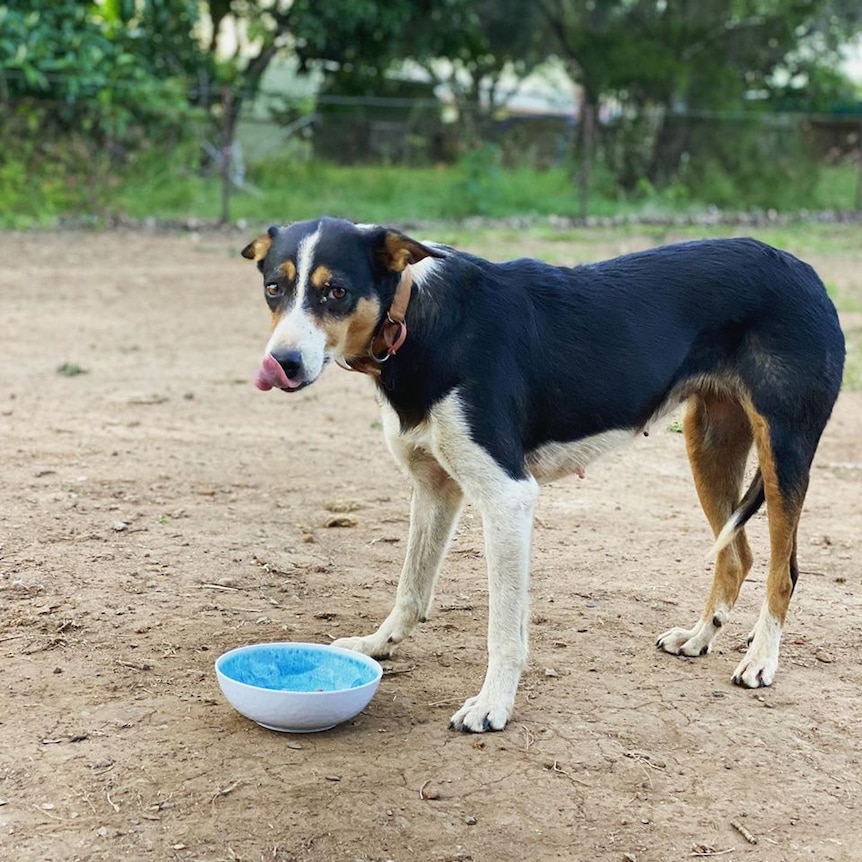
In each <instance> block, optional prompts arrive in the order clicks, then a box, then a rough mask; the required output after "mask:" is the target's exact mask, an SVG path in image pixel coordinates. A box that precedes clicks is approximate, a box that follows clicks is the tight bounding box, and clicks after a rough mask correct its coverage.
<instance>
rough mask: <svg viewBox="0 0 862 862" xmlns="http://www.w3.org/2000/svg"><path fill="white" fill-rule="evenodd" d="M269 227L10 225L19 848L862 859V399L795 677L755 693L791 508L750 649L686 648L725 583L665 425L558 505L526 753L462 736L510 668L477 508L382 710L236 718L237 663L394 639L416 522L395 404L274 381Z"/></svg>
mask: <svg viewBox="0 0 862 862" xmlns="http://www.w3.org/2000/svg"><path fill="white" fill-rule="evenodd" d="M245 239H246V238H245V237H224V236H205V237H203V238H190V237H158V236H136V235H132V234H105V235H98V234H97V235H83V234H28V235H15V234H6V235H0V260H2V264H0V321H2V323H0V327H2V337H0V441H2V451H0V464H2V499H0V504H2V505H0V655H2V672H0V686H2V688H0V690H2V697H3V708H2V712H0V859H4V860H6V859H8V860H15V862H31V860H32V862H44V860H104V862H117V860H124V862H125V860H174V859H175V860H189V862H191V860H200V861H201V862H216V860H247V862H259V860H266V862H288V860H297V862H299V860H303V862H305V860H327V862H328V860H333V862H342V860H343V862H353V860H362V862H370V860H386V859H392V860H396V862H404V860H419V862H426V860H427V862H444V860H450V862H454V860H461V862H466V860H472V862H508V860H518V862H544V860H554V859H560V860H588V859H589V860H592V859H596V860H608V862H620V860H637V862H669V860H684V859H691V858H699V857H703V858H712V857H711V856H710V854H718V853H721V854H723V855H716V858H718V859H720V860H751V862H760V860H763V862H774V860H803V859H805V860H809V859H810V860H817V862H825V860H847V862H850V860H858V859H859V858H860V854H862V851H860V849H859V842H860V838H862V834H860V828H859V822H860V813H862V811H860V808H862V803H860V800H862V764H860V758H862V720H860V709H859V702H860V688H861V687H862V665H860V660H859V655H860V648H862V579H860V536H862V494H860V480H862V435H860V432H859V428H860V421H862V395H860V394H859V393H851V394H845V395H843V396H842V398H841V399H840V401H839V404H838V407H837V410H836V413H835V416H834V419H833V422H832V423H831V425H830V426H829V428H828V430H827V434H826V436H825V438H824V441H823V444H822V447H821V450H820V453H819V456H818V460H817V462H816V466H815V470H814V474H813V479H812V484H811V491H810V494H809V498H808V503H807V507H806V514H805V516H804V518H803V524H802V532H801V541H800V566H801V569H802V571H803V574H802V577H801V579H800V583H799V589H798V590H797V595H796V596H795V598H794V602H793V605H792V608H791V616H790V619H789V627H788V630H787V632H786V635H785V641H784V645H783V651H782V666H781V669H780V671H779V675H778V678H777V681H776V684H775V685H774V686H773V687H772V688H771V689H766V690H763V691H760V692H749V691H743V690H739V689H735V688H734V687H733V686H731V685H730V681H729V677H730V674H731V672H732V670H733V668H734V667H735V665H736V663H737V661H738V653H739V652H740V651H741V650H742V649H743V644H744V638H745V636H746V635H747V634H748V631H749V630H750V628H751V626H752V624H753V622H754V619H755V617H756V613H757V609H758V607H759V604H760V601H761V599H762V595H763V588H764V584H763V580H764V573H765V553H764V550H765V548H764V542H765V521H764V518H763V516H762V515H761V516H758V517H757V518H756V519H755V520H754V522H753V527H752V530H751V533H752V537H753V543H754V545H755V548H756V553H757V562H756V565H755V570H754V571H753V573H752V577H751V578H750V580H749V581H748V583H747V584H746V586H745V587H744V589H743V594H742V597H741V599H740V602H739V605H738V608H737V611H736V612H735V614H734V617H733V619H732V621H731V623H730V624H729V625H728V627H727V631H726V632H725V633H724V634H723V637H722V640H721V643H720V648H719V649H718V651H717V652H716V653H715V654H713V655H712V656H710V657H708V658H704V659H699V660H682V659H677V658H672V657H670V656H667V655H664V654H661V653H659V652H657V651H656V649H655V647H654V646H653V639H654V636H655V635H656V634H657V633H658V632H661V631H662V630H664V629H666V628H669V627H670V626H673V625H678V624H683V623H685V624H688V623H690V622H692V621H693V620H694V619H695V618H696V616H697V615H698V614H699V612H700V609H701V604H702V601H703V599H704V597H705V593H706V590H707V588H708V584H709V578H710V573H709V567H708V565H707V564H706V563H705V562H704V561H703V558H704V553H705V550H706V549H707V548H708V546H709V535H708V529H707V525H706V522H705V519H704V518H703V516H702V514H701V513H700V510H699V507H698V505H697V502H696V499H695V494H694V490H693V486H692V482H691V479H690V475H689V472H688V466H687V462H686V459H685V454H684V451H683V441H682V437H681V435H679V434H675V433H672V432H670V431H667V430H664V429H661V428H657V429H655V433H653V434H652V435H651V436H650V437H649V438H648V439H645V440H641V441H639V442H638V443H637V444H636V445H635V446H633V447H631V448H630V449H627V450H625V451H622V452H619V453H617V454H615V455H613V456H611V457H608V458H607V459H605V460H604V461H602V462H600V463H599V464H596V465H594V466H593V467H592V468H591V469H590V470H589V471H588V473H587V477H586V479H585V480H583V481H580V480H578V479H577V478H572V479H569V480H566V481H563V482H560V483H558V484H556V485H553V486H551V487H549V488H548V489H546V491H545V493H544V495H543V497H542V500H541V503H540V506H539V513H538V524H537V529H536V537H535V538H536V542H535V553H534V578H533V587H532V598H533V607H532V618H533V627H532V657H531V662H530V667H529V670H528V672H527V673H526V675H525V677H524V680H523V683H522V685H521V689H520V693H519V697H518V701H517V704H516V711H515V715H514V719H513V721H512V723H511V725H510V727H509V729H508V730H507V731H506V732H505V733H502V734H493V735H485V736H481V737H473V736H469V735H460V734H455V733H452V732H450V731H448V730H447V728H446V722H447V720H448V717H449V715H450V714H451V713H452V712H453V711H454V709H455V708H456V707H457V706H458V705H460V703H461V702H462V701H463V699H464V698H465V697H466V696H468V695H470V694H473V693H475V691H477V690H478V687H479V685H480V683H481V677H482V674H483V672H484V662H485V655H484V643H485V625H486V604H487V588H486V583H485V577H484V569H483V566H484V563H483V559H482V556H483V553H482V538H481V534H480V530H479V524H478V519H477V517H476V516H475V513H474V512H473V511H471V510H468V511H467V513H466V515H465V517H464V520H463V524H462V527H461V529H460V531H459V533H458V537H457V541H456V544H455V547H454V550H453V552H452V554H451V555H450V557H449V559H448V562H447V565H446V568H445V571H444V574H443V576H442V578H441V582H440V586H439V590H438V593H437V611H436V613H435V615H434V617H433V619H432V620H430V621H429V622H428V624H427V625H425V626H423V627H422V628H421V630H420V631H419V632H418V633H417V634H416V636H415V637H414V638H413V639H411V640H410V641H409V642H406V643H405V644H404V645H403V647H402V649H401V652H400V654H399V655H398V657H397V658H396V659H394V660H392V661H391V662H389V663H387V667H389V668H390V670H391V672H390V674H388V675H387V676H386V677H385V678H384V680H383V682H382V684H381V688H380V690H379V692H378V694H377V696H376V697H375V699H374V700H373V701H372V703H371V705H370V707H369V709H368V710H367V712H366V713H364V714H363V715H361V716H360V717H359V718H358V719H357V720H356V721H355V722H353V723H352V724H350V725H347V726H343V727H341V728H339V729H337V730H335V731H332V732H329V733H325V734H318V735H314V736H307V737H291V736H282V735H279V734H275V733H271V732H268V731H265V730H262V729H260V728H258V727H257V726H255V725H254V724H252V723H251V722H248V721H246V720H245V719H242V718H241V717H240V716H239V715H237V714H236V713H234V712H233V711H232V709H231V708H230V707H229V706H228V705H227V704H226V703H225V702H224V701H223V700H222V698H221V695H220V693H219V691H218V688H217V685H216V681H215V678H214V674H213V671H212V664H213V661H214V660H215V658H216V657H217V656H218V655H219V653H220V652H222V651H224V650H226V649H228V648H230V647H233V646H236V645H239V644H241V643H245V642H250V641H264V640H277V639H296V640H300V639H301V640H316V641H327V640H328V639H329V638H330V637H333V636H341V635H347V634H355V633H367V632H369V631H371V630H372V628H373V627H374V626H375V625H376V624H377V622H379V621H380V619H381V618H382V617H383V616H384V615H385V613H386V612H387V611H388V608H389V605H390V602H391V598H392V595H393V593H394V589H395V579H396V577H397V573H398V570H399V567H400V563H401V557H402V554H403V551H404V545H405V536H406V526H407V521H406V515H407V490H406V488H405V485H404V482H403V481H402V479H401V477H400V475H399V474H398V473H397V472H396V471H395V470H394V469H393V468H392V467H391V462H390V460H389V456H388V454H387V453H386V452H385V448H384V445H383V441H382V438H381V434H380V431H379V426H378V422H377V410H376V407H375V404H374V400H373V397H372V391H371V386H370V384H369V383H368V381H367V380H365V379H364V378H361V377H360V376H359V375H351V374H347V373H344V372H341V371H339V370H338V369H334V370H331V371H328V372H327V373H326V375H325V376H324V379H322V380H321V382H320V383H319V384H318V385H317V386H315V387H314V388H312V389H311V390H307V391H305V392H303V393H300V394H298V395H296V396H294V397H288V396H283V395H282V394H281V393H268V394H267V395H263V394H261V393H259V392H257V391H255V390H254V388H253V387H252V386H251V384H250V378H251V376H252V374H253V371H254V368H255V366H256V363H257V360H258V358H259V353H260V350H261V348H262V345H263V343H264V341H265V337H266V332H267V312H266V309H265V307H264V304H263V302H262V301H261V300H260V297H259V295H258V285H257V279H256V276H255V274H254V273H253V271H250V270H249V267H248V265H247V263H246V262H245V261H242V260H241V259H239V258H238V257H237V256H236V249H237V248H238V247H239V246H240V245H242V243H243V240H245ZM628 242H629V245H630V246H631V244H632V241H631V240H629V241H628ZM593 251H595V255H596V256H598V255H599V254H600V253H605V252H604V251H603V250H593ZM611 251H612V249H608V250H607V253H610V252H611ZM824 264H825V265H828V267H829V270H830V278H832V279H833V280H834V281H836V282H838V283H840V284H843V283H844V282H845V281H846V282H847V283H848V284H850V283H852V282H853V279H856V280H857V282H858V275H857V273H858V271H859V270H858V261H842V260H841V259H840V258H831V259H829V260H828V261H824ZM64 362H65V363H72V364H77V365H78V366H80V367H82V368H83V369H86V372H87V373H85V374H80V375H77V376H64V375H61V374H58V373H57V371H56V369H57V368H58V366H59V365H60V364H61V363H64ZM72 370H73V369H72ZM335 513H338V514H339V515H341V516H343V517H346V518H347V519H348V520H347V521H346V523H349V524H351V526H346V527H328V526H326V525H327V523H328V522H331V521H332V519H333V517H334V514H335ZM423 788H424V791H423V793H421V794H420V790H421V789H423ZM422 796H425V797H426V798H422ZM430 797H433V798H430ZM734 824H738V825H739V826H740V827H742V829H737V828H735V826H734ZM746 832H747V833H748V835H749V836H750V837H751V838H753V839H755V840H756V841H757V843H756V844H754V843H749V840H747V838H746V835H745V834H744V833H746ZM626 854H627V855H626Z"/></svg>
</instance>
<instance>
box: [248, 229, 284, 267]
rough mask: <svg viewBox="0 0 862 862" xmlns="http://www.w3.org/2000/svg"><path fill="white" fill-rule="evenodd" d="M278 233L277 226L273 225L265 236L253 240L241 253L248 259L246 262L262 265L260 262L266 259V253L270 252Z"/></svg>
mask: <svg viewBox="0 0 862 862" xmlns="http://www.w3.org/2000/svg"><path fill="white" fill-rule="evenodd" d="M277 233H278V228H277V227H276V226H275V225H272V226H271V227H270V228H269V230H268V231H267V232H266V233H265V234H263V236H259V237H258V238H257V239H253V240H252V241H251V242H250V243H249V244H248V245H247V246H246V247H245V248H244V249H243V250H242V251H241V252H240V254H241V255H242V256H243V257H244V258H246V260H253V261H254V262H255V263H260V261H262V260H263V259H264V258H265V257H266V253H267V252H268V251H269V247H270V246H271V245H272V241H273V239H274V238H275V235H276V234H277Z"/></svg>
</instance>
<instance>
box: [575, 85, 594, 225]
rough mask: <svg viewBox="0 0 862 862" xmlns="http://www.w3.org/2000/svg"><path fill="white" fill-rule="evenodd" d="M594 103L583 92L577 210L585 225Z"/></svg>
mask: <svg viewBox="0 0 862 862" xmlns="http://www.w3.org/2000/svg"><path fill="white" fill-rule="evenodd" d="M595 107H596V106H595V102H594V101H593V100H592V99H589V98H588V97H587V93H586V90H584V95H583V98H582V99H581V129H580V131H581V164H580V168H579V170H578V210H579V213H580V219H581V221H583V222H585V223H586V220H587V212H588V209H589V201H590V179H591V176H590V173H591V168H592V164H591V160H592V154H593V138H594V137H595V121H596V114H595Z"/></svg>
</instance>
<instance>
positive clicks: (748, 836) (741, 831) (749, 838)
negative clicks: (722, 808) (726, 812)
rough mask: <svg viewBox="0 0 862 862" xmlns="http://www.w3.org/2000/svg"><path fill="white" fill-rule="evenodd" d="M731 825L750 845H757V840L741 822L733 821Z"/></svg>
mask: <svg viewBox="0 0 862 862" xmlns="http://www.w3.org/2000/svg"><path fill="white" fill-rule="evenodd" d="M730 825H731V826H732V827H733V828H734V829H735V830H736V831H737V832H738V833H739V834H740V835H741V836H742V837H743V838H744V839H745V840H746V841H747V842H748V843H749V844H757V838H755V837H754V835H752V834H751V832H749V831H748V830H747V829H746V828H745V827H744V826H743V825H742V824H741V823H740V822H739V821H737V820H731V821H730Z"/></svg>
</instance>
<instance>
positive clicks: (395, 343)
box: [336, 263, 413, 374]
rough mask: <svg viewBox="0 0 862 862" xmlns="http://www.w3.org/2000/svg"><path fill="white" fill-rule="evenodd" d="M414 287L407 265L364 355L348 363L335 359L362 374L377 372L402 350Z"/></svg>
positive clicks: (410, 270)
mask: <svg viewBox="0 0 862 862" xmlns="http://www.w3.org/2000/svg"><path fill="white" fill-rule="evenodd" d="M412 289H413V270H412V269H411V268H410V264H409V263H408V264H407V266H406V267H405V268H404V271H403V272H402V273H401V279H400V280H399V282H398V287H396V288H395V296H393V297H392V304H391V305H390V306H389V311H387V312H386V318H385V319H384V321H383V322H382V323H381V324H380V326H378V327H377V331H376V332H375V333H374V336H373V337H372V339H371V344H369V345H368V350H367V352H366V355H365V356H360V357H358V358H356V359H352V360H351V361H350V362H348V361H347V360H346V359H344V358H342V359H340V360H336V362H337V363H338V364H339V365H340V366H341V367H342V368H344V369H346V370H347V371H361V372H362V373H363V374H380V366H381V365H382V364H383V363H384V362H386V360H387V359H389V358H390V357H392V356H395V354H396V353H397V352H398V351H399V350H400V349H401V345H402V344H404V342H405V340H406V339H407V324H406V323H405V322H404V318H405V317H406V316H407V306H408V305H409V304H410V293H411V291H412Z"/></svg>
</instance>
